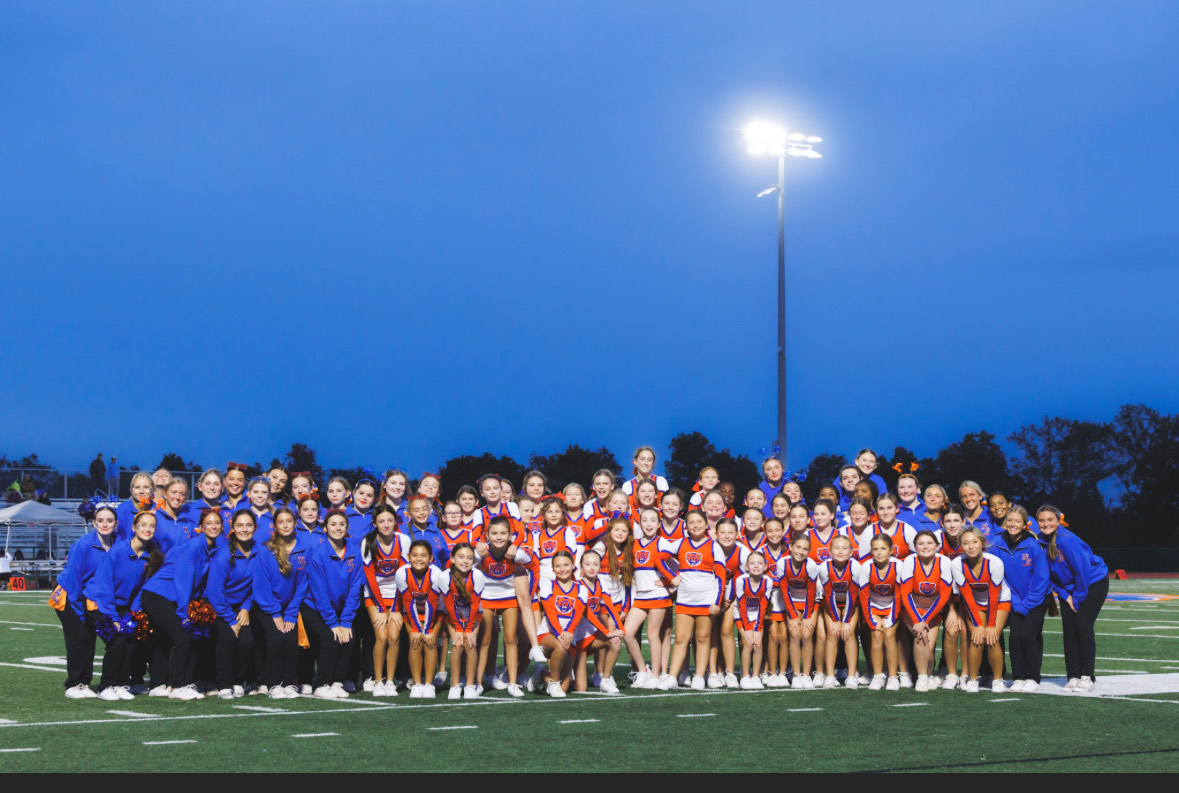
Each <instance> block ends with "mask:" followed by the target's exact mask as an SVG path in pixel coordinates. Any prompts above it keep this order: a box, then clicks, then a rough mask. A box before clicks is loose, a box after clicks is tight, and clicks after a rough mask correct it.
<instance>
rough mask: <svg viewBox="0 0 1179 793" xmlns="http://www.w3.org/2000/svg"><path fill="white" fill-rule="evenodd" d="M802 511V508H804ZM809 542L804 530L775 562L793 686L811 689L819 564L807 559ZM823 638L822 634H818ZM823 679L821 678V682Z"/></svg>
mask: <svg viewBox="0 0 1179 793" xmlns="http://www.w3.org/2000/svg"><path fill="white" fill-rule="evenodd" d="M804 511H805V508H804ZM810 552H811V541H810V538H809V537H807V535H806V533H802V534H800V535H799V536H798V537H797V538H796V539H795V540H794V541H793V542H792V543H790V556H788V557H787V558H785V559H782V560H781V561H779V562H778V569H777V578H778V588H779V589H781V590H782V602H783V604H784V605H785V606H786V630H787V632H788V634H789V642H790V647H789V652H790V668H791V669H793V670H794V680H792V681H791V684H790V685H791V687H792V688H801V689H806V688H814V687H815V686H814V682H813V681H812V680H811V664H812V663H813V662H814V658H815V626H816V623H817V622H818V619H819V610H818V605H817V604H818V600H819V598H820V597H821V591H820V589H819V587H818V581H819V565H818V564H816V563H815V561H814V560H813V559H811V558H810ZM820 639H821V640H823V641H826V637H825V636H821V637H820ZM822 682H823V681H820V684H822Z"/></svg>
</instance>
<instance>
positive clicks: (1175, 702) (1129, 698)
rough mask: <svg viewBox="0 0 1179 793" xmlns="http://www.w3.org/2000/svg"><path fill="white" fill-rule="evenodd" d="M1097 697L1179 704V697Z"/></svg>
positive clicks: (1101, 697)
mask: <svg viewBox="0 0 1179 793" xmlns="http://www.w3.org/2000/svg"><path fill="white" fill-rule="evenodd" d="M1097 699H1124V700H1126V701H1127V702H1161V703H1163V704H1164V705H1179V699H1146V698H1145V697H1114V696H1108V697H1107V696H1105V695H1100V696H1098V697H1097Z"/></svg>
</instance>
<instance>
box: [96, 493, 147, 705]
mask: <svg viewBox="0 0 1179 793" xmlns="http://www.w3.org/2000/svg"><path fill="white" fill-rule="evenodd" d="M155 533H156V516H155V513H153V512H147V511H144V512H140V513H139V514H137V515H136V516H135V520H134V522H133V523H132V535H131V538H130V539H128V540H120V541H119V542H116V543H115V544H114V545H113V546H111V549H110V551H108V552H107V553H106V555H105V556H103V558H102V562H100V563H99V565H98V569H97V570H96V571H95V573H94V575H93V576H92V577H91V578H90V580H89V581H87V582H86V585H85V587H84V588H83V595H84V596H85V597H86V598H87V599H88V600H90V601H92V602H93V603H94V609H92V610H89V611H87V612H86V620H87V622H88V623H89V624H90V626H91V627H92V629H93V630H94V631H95V632H96V633H98V635H100V636H103V641H104V642H106V654H105V655H104V656H103V659H102V683H101V684H100V689H101V690H100V691H99V693H98V696H99V698H100V699H105V700H108V701H114V700H120V699H133V698H134V695H133V694H132V693H131V685H130V684H131V669H132V665H133V664H134V660H135V654H136V653H135V651H136V649H137V647H133V646H131V644H130V642H131V637H132V635H133V634H134V632H135V625H134V621H133V620H131V619H129V612H131V611H136V610H138V609H139V606H140V603H139V595H140V590H141V589H142V588H143V584H144V582H146V581H147V579H148V578H150V577H151V576H152V574H153V573H155V571H156V570H158V569H159V568H160V565H162V564H163V563H164V555H163V554H161V553H160V551H159V549H158V548H157V547H156V545H155V543H154V542H153V540H152V538H153V537H155ZM107 636H109V638H107Z"/></svg>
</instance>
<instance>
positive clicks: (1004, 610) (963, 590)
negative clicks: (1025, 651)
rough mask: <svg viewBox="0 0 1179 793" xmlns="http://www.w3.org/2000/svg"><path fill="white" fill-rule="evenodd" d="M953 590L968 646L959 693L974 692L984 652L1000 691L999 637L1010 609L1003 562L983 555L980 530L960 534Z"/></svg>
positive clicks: (994, 687)
mask: <svg viewBox="0 0 1179 793" xmlns="http://www.w3.org/2000/svg"><path fill="white" fill-rule="evenodd" d="M950 569H951V570H952V572H953V578H954V591H955V592H956V593H957V594H958V596H959V601H960V603H961V604H962V611H963V613H964V614H965V615H966V619H967V623H968V629H969V634H970V646H969V647H968V648H967V650H966V664H965V666H966V678H967V679H966V681H965V682H964V683H963V684H962V690H963V691H965V692H967V693H977V692H978V675H979V669H980V668H981V667H982V660H983V655H984V653H985V654H986V657H987V661H988V662H989V664H990V666H991V674H993V675H994V682H993V683H992V685H991V688H992V690H994V691H1003V690H1005V689H1004V686H1003V647H1002V646H1001V645H1000V644H999V636H1000V635H1001V634H1002V633H1003V627H1004V626H1005V625H1006V624H1007V616H1008V614H1009V613H1010V610H1011V591H1010V590H1009V589H1008V588H1007V582H1006V581H1004V580H1003V562H1002V561H1000V559H999V558H998V557H997V556H995V555H994V554H990V553H987V552H986V539H985V538H984V537H983V534H982V531H981V530H979V529H976V528H973V527H971V528H968V529H966V530H965V531H963V532H962V555H961V556H959V557H958V558H957V559H955V560H954V561H953V562H951V563H950Z"/></svg>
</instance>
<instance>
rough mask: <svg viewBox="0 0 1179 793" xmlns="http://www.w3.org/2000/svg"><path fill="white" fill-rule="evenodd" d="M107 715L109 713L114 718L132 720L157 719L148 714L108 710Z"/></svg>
mask: <svg viewBox="0 0 1179 793" xmlns="http://www.w3.org/2000/svg"><path fill="white" fill-rule="evenodd" d="M107 713H110V714H112V715H115V716H130V717H131V718H134V719H155V718H158V717H157V716H153V715H152V714H150V713H136V712H135V711H133V710H108V711H107Z"/></svg>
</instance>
